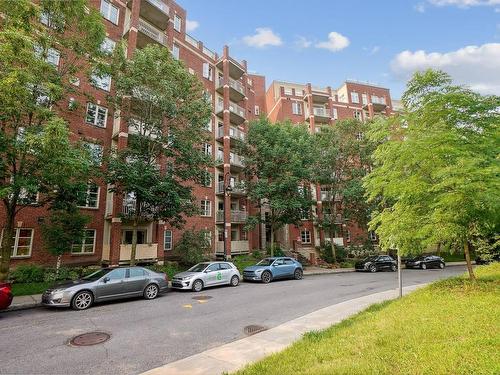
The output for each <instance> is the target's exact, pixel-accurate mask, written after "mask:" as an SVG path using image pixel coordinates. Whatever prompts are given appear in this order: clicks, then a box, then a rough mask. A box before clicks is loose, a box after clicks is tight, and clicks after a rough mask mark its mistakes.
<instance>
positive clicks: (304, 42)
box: [295, 36, 312, 49]
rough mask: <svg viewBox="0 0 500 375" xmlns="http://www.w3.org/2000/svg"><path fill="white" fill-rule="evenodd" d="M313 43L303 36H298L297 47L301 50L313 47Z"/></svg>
mask: <svg viewBox="0 0 500 375" xmlns="http://www.w3.org/2000/svg"><path fill="white" fill-rule="evenodd" d="M311 44H312V42H311V41H310V40H309V39H307V38H306V37H303V36H298V37H297V39H296V40H295V46H296V47H297V48H299V49H303V48H309V47H311Z"/></svg>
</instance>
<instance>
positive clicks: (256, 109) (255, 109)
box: [254, 105, 260, 116]
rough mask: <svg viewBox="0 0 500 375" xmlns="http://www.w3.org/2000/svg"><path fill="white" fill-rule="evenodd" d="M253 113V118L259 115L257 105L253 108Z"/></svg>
mask: <svg viewBox="0 0 500 375" xmlns="http://www.w3.org/2000/svg"><path fill="white" fill-rule="evenodd" d="M254 113H255V116H259V115H260V108H259V106H258V105H256V106H255V108H254Z"/></svg>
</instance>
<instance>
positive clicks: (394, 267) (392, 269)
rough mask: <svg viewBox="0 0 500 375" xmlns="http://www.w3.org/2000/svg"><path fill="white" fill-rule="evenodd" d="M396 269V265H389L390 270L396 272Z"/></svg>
mask: <svg viewBox="0 0 500 375" xmlns="http://www.w3.org/2000/svg"><path fill="white" fill-rule="evenodd" d="M397 269H398V267H396V265H395V264H393V265H391V271H392V272H396V270H397Z"/></svg>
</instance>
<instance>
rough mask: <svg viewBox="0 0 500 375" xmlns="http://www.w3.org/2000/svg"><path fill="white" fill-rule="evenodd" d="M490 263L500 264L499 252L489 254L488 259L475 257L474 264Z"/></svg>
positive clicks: (479, 256)
mask: <svg viewBox="0 0 500 375" xmlns="http://www.w3.org/2000/svg"><path fill="white" fill-rule="evenodd" d="M491 262H500V252H497V253H495V254H491V255H490V256H489V257H485V256H481V255H477V256H476V264H477V265H481V264H490V263H491Z"/></svg>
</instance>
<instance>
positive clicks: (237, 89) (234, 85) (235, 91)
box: [217, 77, 245, 103]
mask: <svg viewBox="0 0 500 375" xmlns="http://www.w3.org/2000/svg"><path fill="white" fill-rule="evenodd" d="M228 86H229V98H230V99H231V100H232V101H233V102H236V103H238V102H241V101H242V100H243V99H244V98H245V86H243V84H242V83H241V82H240V81H236V80H234V79H232V78H229V84H228ZM217 92H218V93H219V94H221V95H224V78H222V77H219V78H218V79H217Z"/></svg>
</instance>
